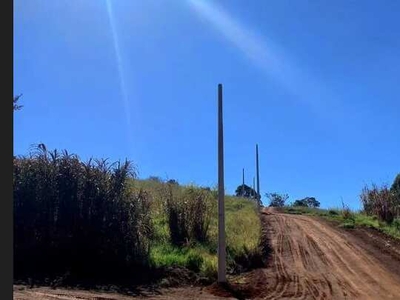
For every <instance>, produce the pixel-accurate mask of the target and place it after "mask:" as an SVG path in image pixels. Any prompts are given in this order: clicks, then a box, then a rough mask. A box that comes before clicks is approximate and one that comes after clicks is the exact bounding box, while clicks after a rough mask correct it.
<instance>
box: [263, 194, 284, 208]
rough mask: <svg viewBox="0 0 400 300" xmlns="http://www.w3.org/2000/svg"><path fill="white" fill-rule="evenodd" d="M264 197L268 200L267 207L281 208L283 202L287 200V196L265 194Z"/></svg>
mask: <svg viewBox="0 0 400 300" xmlns="http://www.w3.org/2000/svg"><path fill="white" fill-rule="evenodd" d="M265 196H266V197H267V198H268V199H269V206H274V207H283V206H285V202H286V200H287V199H289V195H288V194H278V193H267V194H265Z"/></svg>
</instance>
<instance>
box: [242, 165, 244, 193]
mask: <svg viewBox="0 0 400 300" xmlns="http://www.w3.org/2000/svg"><path fill="white" fill-rule="evenodd" d="M243 195H244V168H243V170H242V197H243Z"/></svg>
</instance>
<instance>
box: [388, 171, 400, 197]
mask: <svg viewBox="0 0 400 300" xmlns="http://www.w3.org/2000/svg"><path fill="white" fill-rule="evenodd" d="M390 190H391V191H392V192H397V193H400V173H399V174H397V176H396V178H395V179H394V181H393V184H392V187H391V188H390Z"/></svg>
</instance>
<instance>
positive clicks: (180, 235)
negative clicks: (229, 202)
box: [163, 184, 213, 246]
mask: <svg viewBox="0 0 400 300" xmlns="http://www.w3.org/2000/svg"><path fill="white" fill-rule="evenodd" d="M163 197H164V203H165V210H166V213H167V216H168V226H169V233H170V240H171V243H172V244H174V245H177V246H181V245H183V244H187V243H189V242H200V243H203V242H206V241H207V240H208V231H209V226H210V221H211V207H212V202H213V201H212V196H211V193H210V192H209V191H206V190H204V189H200V188H195V187H188V188H184V189H177V188H175V187H174V186H172V185H170V184H167V188H166V189H165V190H164V195H163Z"/></svg>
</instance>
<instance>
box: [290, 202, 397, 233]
mask: <svg viewBox="0 0 400 300" xmlns="http://www.w3.org/2000/svg"><path fill="white" fill-rule="evenodd" d="M283 212H285V213H288V214H298V215H309V216H319V217H323V218H326V219H329V220H335V221H337V222H339V226H340V227H342V228H346V229H352V228H355V227H369V228H375V229H378V230H380V231H381V232H384V233H386V234H387V235H390V236H392V237H395V238H399V239H400V220H399V219H396V220H395V221H394V222H393V223H392V224H388V223H386V222H382V221H379V220H378V218H377V217H376V216H367V215H366V214H363V213H361V212H350V214H349V215H348V216H345V215H344V214H343V211H342V210H340V209H318V208H308V207H289V206H287V207H284V208H283Z"/></svg>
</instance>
